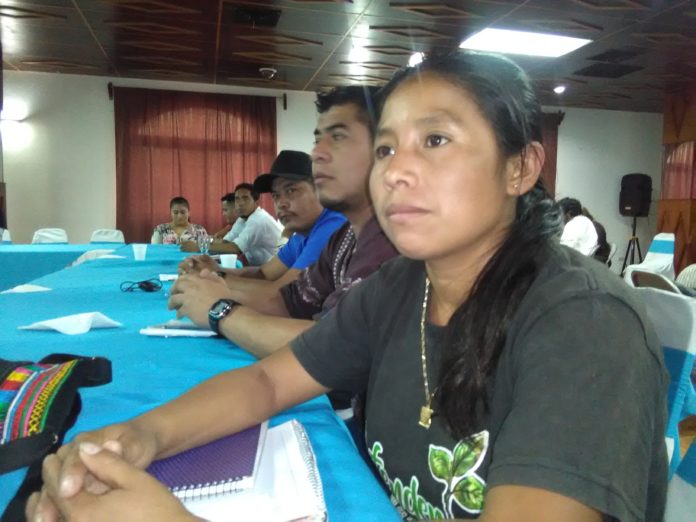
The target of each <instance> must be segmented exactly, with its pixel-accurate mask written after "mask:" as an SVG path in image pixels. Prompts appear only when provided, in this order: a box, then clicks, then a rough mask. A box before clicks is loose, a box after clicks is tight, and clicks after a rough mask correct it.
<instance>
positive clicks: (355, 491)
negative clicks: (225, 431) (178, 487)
mask: <svg viewBox="0 0 696 522" xmlns="http://www.w3.org/2000/svg"><path fill="white" fill-rule="evenodd" d="M114 254H118V255H124V256H127V258H126V259H97V260H93V261H89V262H87V263H84V264H82V265H79V266H77V267H73V268H68V269H65V270H60V271H58V272H55V273H53V274H50V275H48V276H45V277H42V278H40V279H38V280H36V281H34V282H35V283H36V284H40V285H43V286H47V287H49V288H51V289H52V290H51V291H50V292H39V293H24V294H16V293H10V294H2V295H0V312H1V313H0V332H2V335H1V337H0V357H3V358H11V359H23V360H38V359H40V358H41V357H43V356H45V355H48V354H49V353H54V352H62V353H75V354H80V355H101V356H105V357H108V358H109V359H111V361H112V363H113V382H112V383H111V384H108V385H105V386H100V387H97V388H83V389H82V391H81V395H82V399H83V407H82V413H81V414H80V416H79V418H78V421H77V424H76V425H75V427H74V428H73V429H72V430H70V432H69V433H68V436H67V440H70V439H71V438H72V437H74V436H75V434H76V433H78V432H80V431H85V430H91V429H95V428H99V427H101V426H104V425H105V424H110V423H114V422H118V421H122V420H125V419H128V418H130V417H133V416H134V415H137V414H140V413H142V412H144V411H146V410H149V409H151V408H154V407H156V406H158V405H160V404H162V403H163V402H166V401H168V400H170V399H172V398H174V397H176V396H178V395H180V394H181V393H183V392H184V391H186V390H188V389H189V388H191V387H192V386H194V385H196V384H197V383H199V382H201V381H202V380H204V379H206V378H208V377H210V376H212V375H215V374H217V373H219V372H222V371H224V370H227V369H230V368H238V367H241V366H244V365H247V364H250V363H252V362H253V361H254V358H253V357H252V356H251V355H249V354H248V353H247V352H245V351H243V350H241V349H240V348H238V347H236V346H234V345H233V344H231V343H230V342H229V341H226V340H224V339H220V338H205V339H199V338H160V337H146V336H143V335H140V334H139V333H138V332H139V330H140V328H142V327H144V326H147V325H151V324H156V323H161V322H163V321H166V320H168V319H171V318H172V317H173V313H172V312H170V311H168V310H167V308H166V301H167V295H166V293H167V290H168V288H169V286H170V284H165V288H164V289H163V290H162V291H159V292H153V293H144V292H137V293H135V292H133V293H124V292H121V291H120V290H119V285H120V283H121V282H122V281H124V280H142V279H148V278H151V277H157V276H158V275H159V274H163V273H175V272H176V266H177V264H178V262H179V260H181V259H183V257H185V255H184V254H182V253H180V252H179V251H178V250H176V248H175V247H168V246H160V245H156V246H149V247H148V255H147V258H146V260H145V261H139V262H138V261H134V260H133V259H132V253H131V249H130V247H123V248H121V249H119V250H117V251H116V252H114ZM92 311H99V312H102V313H104V314H106V315H107V316H109V317H111V318H112V319H114V320H116V321H119V322H121V323H123V325H124V326H123V327H122V328H115V329H103V330H93V331H90V332H88V333H86V334H83V335H75V336H69V335H62V334H59V333H55V332H44V331H26V330H18V329H17V327H18V326H21V325H25V324H30V323H33V322H36V321H41V320H44V319H50V318H53V317H58V316H63V315H68V314H75V313H80V312H92ZM233 407H234V405H232V404H231V405H230V408H233ZM290 418H296V419H298V420H299V421H300V422H302V424H303V425H304V426H305V428H306V429H307V433H308V434H309V437H310V440H311V442H312V445H313V447H314V450H315V452H316V456H317V462H318V464H319V471H320V474H321V478H322V482H323V486H324V494H325V497H326V503H327V507H328V511H329V519H330V520H332V521H342V520H346V521H352V520H361V521H365V520H379V521H388V520H398V519H399V517H398V515H397V513H396V511H395V510H394V508H393V507H392V505H391V503H390V501H389V499H388V497H387V495H386V494H385V493H384V491H383V489H382V487H381V486H380V484H379V483H378V482H377V480H376V479H375V477H374V476H373V475H372V473H371V472H370V470H369V469H368V467H367V465H366V464H365V463H364V461H363V460H362V459H361V457H360V456H359V454H358V452H357V450H356V449H355V447H354V445H353V442H352V439H351V437H350V435H349V433H348V431H347V430H346V429H345V426H344V424H343V423H342V421H341V420H340V419H338V418H337V417H336V415H335V414H334V413H333V410H332V409H331V407H330V405H329V403H328V400H327V399H326V398H325V397H320V398H317V399H315V400H312V401H310V402H307V403H304V404H302V405H300V406H297V407H295V408H292V409H291V410H289V411H287V412H284V413H282V414H280V415H278V416H276V417H275V418H273V419H272V422H271V424H276V423H280V422H284V421H285V420H288V419H290ZM192 422H195V419H192ZM24 474H25V470H18V471H15V472H12V473H8V474H5V475H2V476H0V512H1V511H3V510H4V508H5V507H6V505H7V503H8V502H9V500H10V499H11V498H12V496H13V495H14V494H15V492H16V490H17V488H18V486H19V484H20V483H21V481H22V479H23V477H24Z"/></svg>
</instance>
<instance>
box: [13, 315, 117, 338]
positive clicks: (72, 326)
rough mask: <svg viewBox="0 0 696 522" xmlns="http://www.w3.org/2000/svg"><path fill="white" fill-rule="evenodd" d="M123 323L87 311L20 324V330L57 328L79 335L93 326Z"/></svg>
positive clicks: (111, 325)
mask: <svg viewBox="0 0 696 522" xmlns="http://www.w3.org/2000/svg"><path fill="white" fill-rule="evenodd" d="M119 326H123V325H122V324H121V323H119V322H117V321H114V320H113V319H111V318H109V317H107V316H105V315H104V314H102V313H101V312H86V313H83V314H74V315H66V316H64V317H56V318H55V319H47V320H45V321H39V322H37V323H32V324H30V325H27V326H20V327H19V329H20V330H56V331H57V332H60V333H62V334H67V335H77V334H83V333H86V332H89V331H90V330H91V329H92V328H117V327H119Z"/></svg>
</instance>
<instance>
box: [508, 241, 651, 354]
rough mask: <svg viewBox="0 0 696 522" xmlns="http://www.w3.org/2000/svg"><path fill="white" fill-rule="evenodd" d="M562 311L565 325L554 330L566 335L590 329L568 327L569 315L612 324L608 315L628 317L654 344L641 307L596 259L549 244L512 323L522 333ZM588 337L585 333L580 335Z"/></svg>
mask: <svg viewBox="0 0 696 522" xmlns="http://www.w3.org/2000/svg"><path fill="white" fill-rule="evenodd" d="M564 310H567V311H568V312H567V315H568V321H567V322H566V323H565V324H562V325H558V327H562V328H565V329H566V330H567V331H568V333H569V334H570V333H571V332H572V331H577V330H578V329H583V328H592V325H591V324H587V325H580V324H572V323H573V322H574V320H573V318H572V317H575V316H573V315H572V314H577V312H578V310H585V312H586V313H583V314H582V315H583V317H585V318H587V317H591V318H592V321H602V322H612V321H614V318H613V317H612V314H615V315H617V316H618V315H621V316H624V317H631V318H633V319H632V320H635V321H637V322H636V323H635V324H636V325H638V324H639V325H640V326H641V327H642V329H643V331H644V334H645V335H646V336H647V337H649V338H650V344H652V342H653V341H654V335H653V334H652V333H651V332H652V328H651V326H650V321H649V320H648V319H647V313H646V310H645V306H644V304H643V303H642V302H641V300H640V296H639V295H638V293H637V292H635V290H634V289H632V288H631V287H629V286H628V285H627V284H626V283H625V282H624V281H623V279H622V278H621V277H619V275H618V274H615V273H614V272H612V271H610V270H609V268H608V267H607V266H606V265H604V264H602V263H600V262H599V261H597V260H596V259H593V258H591V257H587V256H584V255H582V254H580V253H579V252H577V251H576V250H574V249H572V248H568V247H565V246H562V245H556V244H553V245H551V246H550V248H549V249H548V255H547V256H546V259H545V262H544V263H543V265H542V267H541V269H540V271H539V275H538V277H537V278H536V280H535V281H534V283H532V285H531V287H530V288H529V291H528V292H527V295H526V296H525V297H524V299H523V300H522V303H521V304H520V307H519V309H518V313H517V316H516V318H515V320H514V322H515V323H516V326H517V328H518V329H519V330H525V329H526V327H531V326H532V325H533V324H534V323H536V322H537V321H538V320H540V319H543V318H544V317H555V318H556V320H558V318H559V313H560V314H561V316H562V315H563V311H564ZM571 316H572V317H571ZM561 322H563V321H562V320H561ZM623 328H626V325H622V324H617V325H616V329H617V331H618V330H621V329H623ZM589 333H590V332H588V331H585V332H584V335H587V334H589Z"/></svg>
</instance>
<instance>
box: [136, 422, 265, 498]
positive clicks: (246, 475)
mask: <svg viewBox="0 0 696 522" xmlns="http://www.w3.org/2000/svg"><path fill="white" fill-rule="evenodd" d="M267 427H268V422H264V423H263V424H259V425H257V426H253V427H251V428H249V429H246V430H244V431H240V432H239V433H235V434H234V435H229V436H227V437H223V438H221V439H217V440H214V441H212V442H209V443H208V444H203V445H202V446H198V447H196V448H192V449H190V450H186V451H183V452H181V453H177V454H176V455H173V456H171V457H167V458H165V459H160V460H156V461H155V462H153V463H152V464H151V465H150V467H148V468H147V471H148V473H150V474H151V475H153V476H154V477H155V478H156V479H157V480H159V481H160V482H162V483H163V484H165V485H166V486H167V487H168V488H169V489H170V490H171V491H172V493H174V494H175V495H176V496H177V497H179V498H180V499H182V500H187V499H195V498H205V497H211V496H215V495H223V494H227V493H230V492H234V491H240V490H244V489H249V488H251V487H253V485H254V479H255V477H256V472H257V470H258V468H259V462H260V460H261V453H262V451H263V447H264V441H265V438H266V431H267Z"/></svg>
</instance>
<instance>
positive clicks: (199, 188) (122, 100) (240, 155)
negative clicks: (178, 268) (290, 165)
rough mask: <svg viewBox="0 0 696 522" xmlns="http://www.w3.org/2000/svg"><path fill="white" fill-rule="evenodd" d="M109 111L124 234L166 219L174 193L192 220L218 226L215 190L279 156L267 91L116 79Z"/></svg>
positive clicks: (139, 234)
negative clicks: (119, 83) (124, 83)
mask: <svg viewBox="0 0 696 522" xmlns="http://www.w3.org/2000/svg"><path fill="white" fill-rule="evenodd" d="M114 115H115V125H116V226H117V228H119V229H121V230H122V231H123V232H124V234H125V236H126V240H127V241H128V242H148V241H149V240H150V236H151V235H152V229H153V228H154V227H155V226H156V225H158V224H159V223H165V222H168V221H170V215H169V200H170V199H171V198H173V197H174V196H183V197H185V198H186V199H187V200H188V201H189V204H190V207H191V208H190V211H191V212H190V221H191V222H192V223H197V224H199V225H203V226H204V227H205V228H206V230H208V232H209V233H213V232H215V231H217V230H219V229H220V228H222V226H223V221H222V216H221V210H220V198H221V197H222V196H223V195H224V194H226V193H228V192H231V191H232V190H233V189H234V187H235V185H237V184H238V183H242V182H253V180H254V179H255V178H256V176H258V175H259V174H261V173H263V172H267V171H268V169H269V168H270V166H271V163H273V160H274V159H275V156H276V105H275V98H272V97H263V96H240V95H229V94H210V93H192V92H179V91H162V90H154V89H132V88H123V87H118V88H115V89H114Z"/></svg>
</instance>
